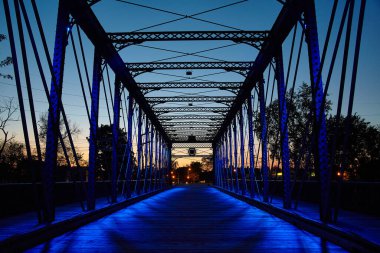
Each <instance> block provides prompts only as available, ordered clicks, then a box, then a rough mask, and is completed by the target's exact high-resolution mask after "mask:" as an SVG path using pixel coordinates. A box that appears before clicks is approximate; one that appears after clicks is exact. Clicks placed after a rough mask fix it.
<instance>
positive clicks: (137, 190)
mask: <svg viewBox="0 0 380 253" xmlns="http://www.w3.org/2000/svg"><path fill="white" fill-rule="evenodd" d="M138 113H139V115H138V117H137V174H136V184H135V193H136V195H140V177H141V175H140V171H141V162H142V159H141V153H142V136H141V135H142V134H141V128H142V110H141V107H140V106H139V110H138Z"/></svg>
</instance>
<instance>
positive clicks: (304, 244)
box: [27, 185, 345, 253]
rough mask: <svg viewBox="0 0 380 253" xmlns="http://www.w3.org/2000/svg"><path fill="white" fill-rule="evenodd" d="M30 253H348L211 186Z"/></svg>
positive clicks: (141, 207)
mask: <svg viewBox="0 0 380 253" xmlns="http://www.w3.org/2000/svg"><path fill="white" fill-rule="evenodd" d="M27 252H108V253H110V252H165V253H166V252H181V253H184V252H345V251H344V250H343V249H341V248H340V247H338V246H336V245H333V244H331V243H329V242H326V241H323V240H322V239H320V238H318V237H316V236H314V235H312V234H310V233H308V232H305V231H302V230H299V229H297V228H296V227H295V226H293V225H290V224H289V223H287V222H285V221H283V220H281V219H279V218H276V217H274V216H273V215H270V214H268V213H266V212H263V211H261V210H259V209H257V208H255V207H252V206H250V205H248V204H246V203H244V202H242V201H239V200H237V199H235V198H233V197H231V196H228V195H226V194H223V193H221V192H220V191H218V190H217V189H215V188H212V187H209V186H207V185H188V186H179V187H176V188H173V189H171V190H168V191H166V192H163V193H160V194H158V195H155V196H153V197H151V198H149V199H146V200H143V201H141V202H139V203H137V204H134V205H132V206H130V207H128V208H126V209H123V210H121V211H118V212H116V213H114V214H112V215H109V216H107V217H104V218H102V219H100V220H98V221H96V222H93V223H90V224H88V225H85V226H83V227H81V228H79V229H77V230H74V231H72V232H69V233H66V234H64V235H62V236H59V237H57V238H54V239H53V240H51V241H49V242H46V243H44V244H41V245H38V246H37V247H35V248H32V249H30V250H29V251H27Z"/></svg>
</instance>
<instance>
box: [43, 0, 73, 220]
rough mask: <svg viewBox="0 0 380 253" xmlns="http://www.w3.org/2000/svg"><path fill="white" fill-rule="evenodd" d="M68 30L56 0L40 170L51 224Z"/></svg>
mask: <svg viewBox="0 0 380 253" xmlns="http://www.w3.org/2000/svg"><path fill="white" fill-rule="evenodd" d="M68 27H69V11H68V9H67V7H66V6H65V1H59V6H58V18H57V26H56V33H55V45H54V59H53V71H54V76H53V77H52V81H51V88H50V102H51V105H50V107H49V115H48V125H47V132H46V155H45V165H44V166H43V168H42V173H41V176H42V191H43V199H42V216H43V217H42V218H43V219H42V220H43V221H44V222H51V221H53V220H54V219H55V207H54V171H56V169H57V149H58V131H59V117H60V106H59V104H60V101H61V96H62V81H63V72H64V62H65V55H66V45H67V39H68V34H67V28H68Z"/></svg>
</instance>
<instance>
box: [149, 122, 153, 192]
mask: <svg viewBox="0 0 380 253" xmlns="http://www.w3.org/2000/svg"><path fill="white" fill-rule="evenodd" d="M150 129H151V130H150V149H149V178H150V180H149V192H151V191H152V187H153V141H154V127H153V124H151V125H150Z"/></svg>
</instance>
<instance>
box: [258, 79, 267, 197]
mask: <svg viewBox="0 0 380 253" xmlns="http://www.w3.org/2000/svg"><path fill="white" fill-rule="evenodd" d="M259 103H260V105H259V106H260V123H261V129H262V130H261V143H262V145H261V172H262V175H263V201H264V202H268V190H269V181H268V179H269V171H268V159H267V149H268V148H267V119H266V115H265V111H266V108H265V106H266V105H265V90H264V79H263V77H262V76H261V78H260V81H259Z"/></svg>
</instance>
